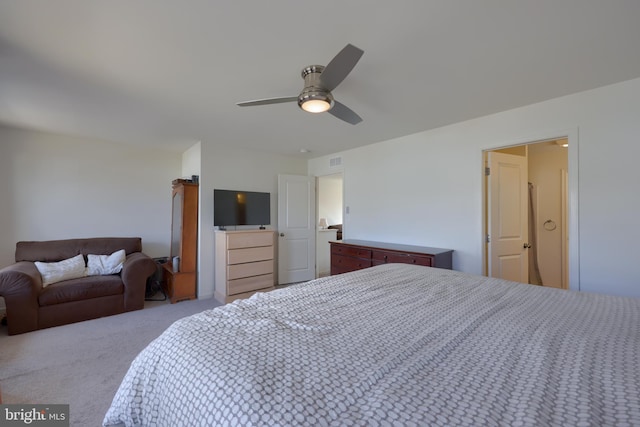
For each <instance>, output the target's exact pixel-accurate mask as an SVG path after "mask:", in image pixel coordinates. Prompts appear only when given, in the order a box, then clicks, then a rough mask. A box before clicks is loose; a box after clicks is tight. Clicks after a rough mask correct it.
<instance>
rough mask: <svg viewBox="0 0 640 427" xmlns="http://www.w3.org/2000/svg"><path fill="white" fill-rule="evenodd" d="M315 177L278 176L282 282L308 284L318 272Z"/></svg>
mask: <svg viewBox="0 0 640 427" xmlns="http://www.w3.org/2000/svg"><path fill="white" fill-rule="evenodd" d="M315 213H316V188H315V177H310V176H300V175H278V236H279V237H278V283H279V284H281V285H282V284H286V283H295V282H304V281H307V280H311V279H314V278H315V271H316V262H315V261H316V250H315V249H316V244H315V234H316V221H315V217H316V215H315Z"/></svg>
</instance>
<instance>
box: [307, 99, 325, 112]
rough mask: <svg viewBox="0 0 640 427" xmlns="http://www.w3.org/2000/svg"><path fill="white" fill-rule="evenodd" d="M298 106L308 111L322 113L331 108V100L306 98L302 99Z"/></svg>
mask: <svg viewBox="0 0 640 427" xmlns="http://www.w3.org/2000/svg"><path fill="white" fill-rule="evenodd" d="M300 108H302V109H303V110H304V111H306V112H308V113H324V112H325V111H329V109H330V108H331V102H330V101H329V100H328V99H307V100H304V101H302V104H300Z"/></svg>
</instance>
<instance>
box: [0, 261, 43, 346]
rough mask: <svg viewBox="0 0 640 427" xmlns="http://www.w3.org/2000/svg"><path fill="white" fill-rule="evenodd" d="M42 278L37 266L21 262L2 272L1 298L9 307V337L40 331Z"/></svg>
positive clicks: (28, 262) (0, 272)
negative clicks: (39, 298)
mask: <svg viewBox="0 0 640 427" xmlns="http://www.w3.org/2000/svg"><path fill="white" fill-rule="evenodd" d="M41 290H42V276H40V272H39V271H38V269H37V268H36V265H35V264H34V263H33V262H30V261H20V262H17V263H15V264H12V265H10V266H9V267H5V268H3V269H2V270H0V296H2V297H4V300H5V305H6V306H7V325H8V327H9V335H15V334H21V333H24V332H29V331H34V330H36V329H38V294H39V293H40V291H41Z"/></svg>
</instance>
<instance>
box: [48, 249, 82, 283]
mask: <svg viewBox="0 0 640 427" xmlns="http://www.w3.org/2000/svg"><path fill="white" fill-rule="evenodd" d="M35 265H36V268H37V269H38V271H39V272H40V276H42V286H43V287H44V286H48V285H50V284H52V283H56V282H60V281H63V280H69V279H77V278H79V277H83V276H85V275H86V273H85V265H84V257H83V256H82V255H76V256H74V257H72V258H68V259H65V260H62V261H59V262H39V261H36V262H35Z"/></svg>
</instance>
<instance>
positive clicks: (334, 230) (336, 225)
mask: <svg viewBox="0 0 640 427" xmlns="http://www.w3.org/2000/svg"><path fill="white" fill-rule="evenodd" d="M343 187H344V181H343V175H342V173H335V174H331V175H324V176H319V177H317V178H316V189H317V190H316V194H317V203H316V206H317V207H318V212H317V219H318V221H317V224H318V231H317V234H316V277H324V276H328V275H329V274H330V272H331V248H330V245H329V242H332V241H335V240H341V239H342V224H343V222H342V212H343V210H342V205H343Z"/></svg>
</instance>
